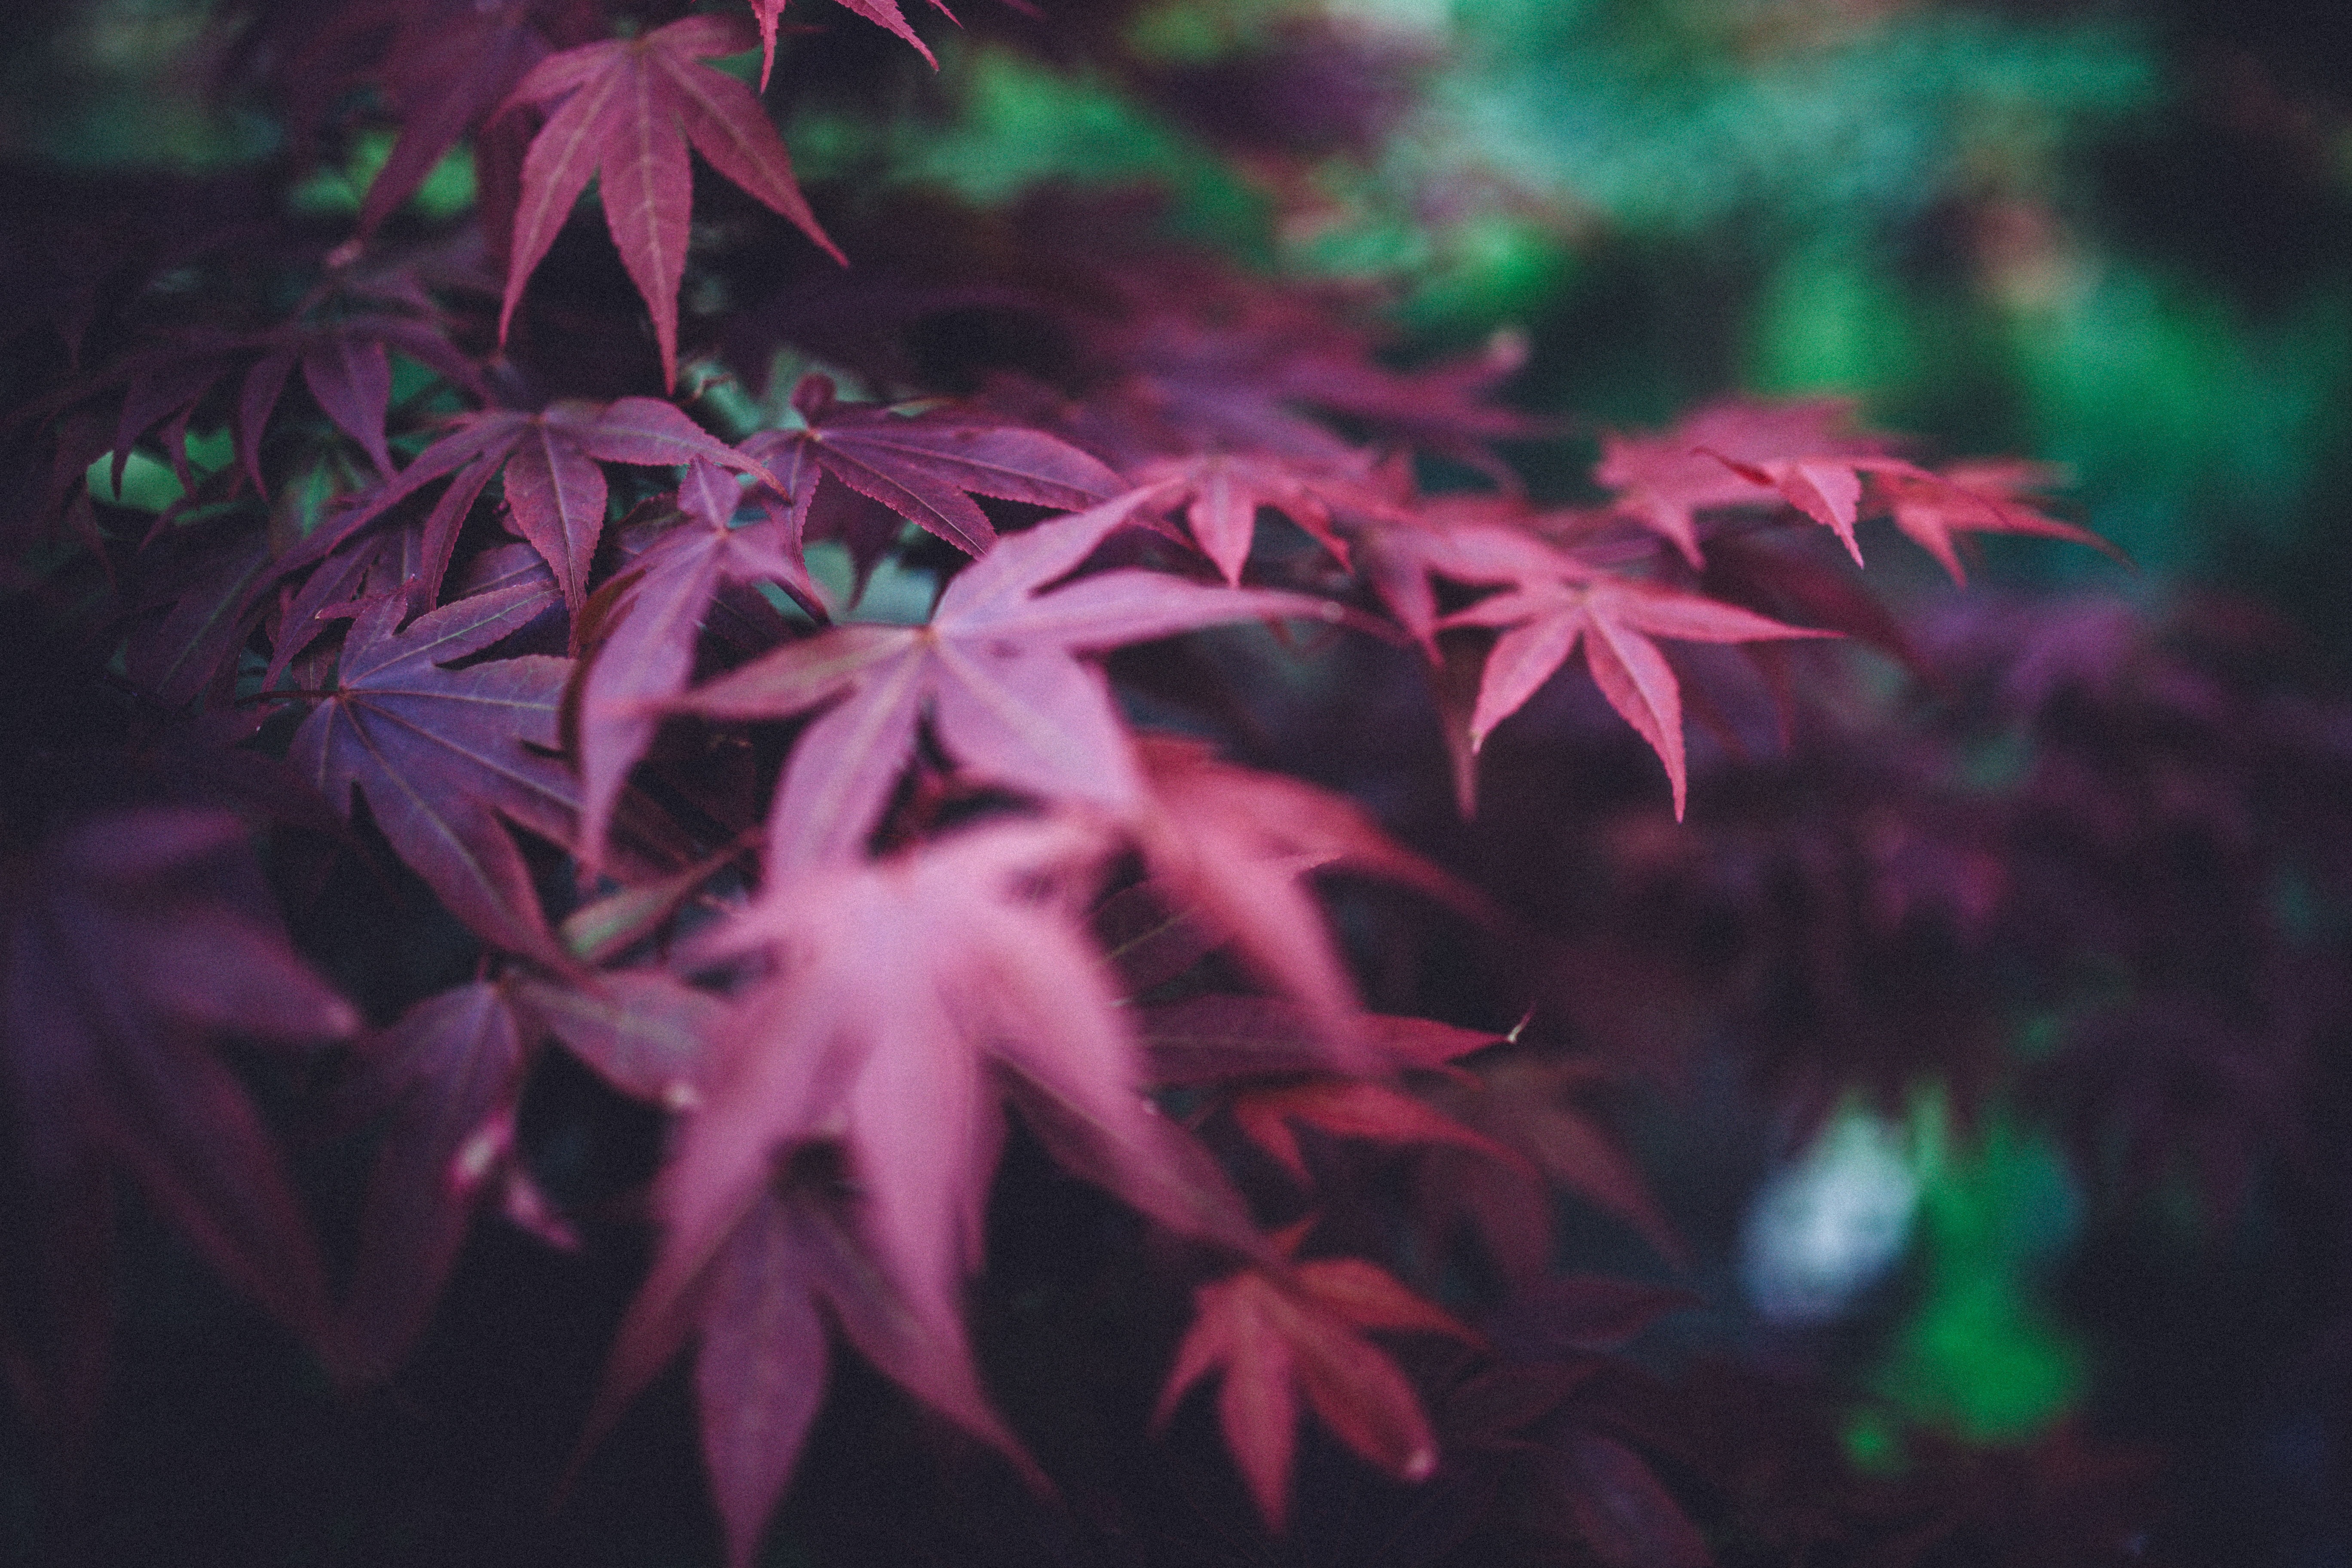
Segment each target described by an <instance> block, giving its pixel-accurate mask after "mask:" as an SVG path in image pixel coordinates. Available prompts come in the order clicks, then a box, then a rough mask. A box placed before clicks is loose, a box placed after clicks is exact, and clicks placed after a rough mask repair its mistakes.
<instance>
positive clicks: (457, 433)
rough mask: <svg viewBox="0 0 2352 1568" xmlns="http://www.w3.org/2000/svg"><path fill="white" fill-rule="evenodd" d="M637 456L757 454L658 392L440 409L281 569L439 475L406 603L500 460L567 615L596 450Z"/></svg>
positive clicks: (575, 605) (645, 463)
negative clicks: (392, 466)
mask: <svg viewBox="0 0 2352 1568" xmlns="http://www.w3.org/2000/svg"><path fill="white" fill-rule="evenodd" d="M599 461H602V462H607V463H632V464H636V465H638V466H640V467H645V468H668V467H672V466H675V465H679V464H690V463H697V462H701V463H709V464H712V465H714V466H716V467H718V468H724V469H730V470H732V471H734V472H737V473H750V474H758V473H760V472H761V468H760V465H759V464H758V462H757V461H755V460H754V459H752V458H747V457H745V456H744V455H743V454H742V453H740V452H738V451H737V450H735V448H734V447H730V446H728V445H727V444H726V443H725V442H723V441H721V440H719V439H718V438H717V437H713V436H711V435H709V434H708V433H707V432H705V431H704V430H703V428H702V427H701V426H698V425H697V424H696V423H695V422H694V421H693V420H691V419H689V418H688V417H687V416H685V415H684V414H681V413H680V412H678V410H677V408H676V407H675V406H673V405H670V404H667V403H664V402H661V401H659V400H658V399H656V398H651V397H624V398H620V399H617V400H616V401H614V402H612V403H609V404H601V405H600V404H594V403H583V402H578V401H566V402H562V403H557V404H554V405H551V406H550V407H548V408H547V409H545V410H543V411H541V412H540V413H536V414H529V413H523V412H521V411H520V410H516V409H510V408H493V409H485V410H484V411H482V412H481V413H478V414H465V415H460V416H457V418H456V419H454V420H452V421H450V424H449V429H448V433H447V434H446V435H445V436H443V437H441V438H440V439H439V440H437V441H436V442H434V443H433V445H432V446H430V447H426V448H425V450H424V451H422V452H420V453H418V454H417V458H416V460H415V462H413V463H411V464H409V465H408V467H406V468H403V469H402V470H400V473H399V475H398V476H397V477H395V478H394V479H389V480H388V481H386V482H385V483H384V484H383V485H382V486H379V487H378V488H377V489H373V490H371V491H368V492H366V493H365V494H363V495H362V496H361V497H360V498H358V499H357V500H355V501H354V502H353V503H352V506H351V507H349V508H348V509H346V510H344V511H342V512H341V513H339V514H337V515H336V516H335V517H333V518H331V519H330V520H329V521H326V522H323V523H321V524H320V526H319V528H318V529H317V530H315V531H313V532H312V533H310V535H309V536H308V537H306V538H305V539H304V540H303V542H302V543H301V544H300V545H299V546H297V547H296V548H295V549H294V550H293V551H290V552H288V554H287V555H286V557H285V558H284V559H283V561H282V562H281V563H280V566H281V569H282V570H284V571H286V572H292V571H294V570H297V569H299V567H301V566H304V565H307V564H309V563H311V562H313V561H319V560H323V559H324V558H325V557H326V556H328V555H329V554H330V553H331V552H333V551H334V550H336V549H338V548H339V547H341V546H342V545H343V544H344V542H346V541H349V540H351V539H352V537H353V536H354V535H355V534H356V533H357V532H358V531H359V530H361V529H362V528H364V527H366V526H367V525H368V524H369V523H371V522H373V521H374V520H375V519H377V518H379V517H382V516H383V515H384V514H385V513H386V512H389V511H390V510H392V509H393V508H394V507H395V506H398V505H399V504H400V503H401V502H402V501H404V500H407V499H408V498H409V497H411V496H414V495H417V494H419V493H421V492H422V491H423V490H424V489H425V487H426V486H428V485H430V484H433V483H434V482H435V481H436V480H439V479H448V480H449V481H450V484H449V487H448V489H446V490H445V491H443V492H442V495H441V499H440V500H437V501H436V502H435V503H434V507H433V510H432V512H431V514H430V516H428V517H427V518H426V520H425V546H424V557H425V560H424V570H423V572H422V573H421V574H420V575H419V577H418V580H417V582H416V584H415V588H414V590H413V591H412V594H411V602H412V604H413V605H414V606H415V608H418V609H428V608H430V607H431V606H432V605H433V604H434V603H435V602H436V600H437V599H438V598H439V596H440V590H441V579H442V574H443V573H444V572H445V571H446V570H447V568H448V564H449V552H450V551H451V550H452V549H453V548H454V547H455V546H456V544H457V531H458V530H459V529H460V528H462V527H463V526H464V525H465V521H466V515H467V511H468V510H470V509H471V508H472V506H473V504H474V500H475V498H476V497H478V496H479V495H480V494H481V493H482V489H483V487H484V486H486V485H488V483H489V482H490V479H491V477H492V476H493V475H495V474H498V473H499V472H501V471H502V470H503V472H504V474H505V476H506V481H505V489H506V500H507V510H508V513H509V515H510V516H511V517H512V518H513V520H514V525H515V527H516V529H517V530H518V531H520V533H521V534H522V536H523V538H524V539H526V540H528V541H529V542H530V546H531V548H532V549H534V550H536V551H538V552H539V553H540V555H541V559H543V560H545V561H546V563H548V565H549V567H550V568H551V569H552V570H553V571H554V573H555V580H556V583H557V584H559V585H560V586H561V587H562V591H563V603H564V607H565V608H566V609H567V610H569V611H570V612H571V614H572V620H573V624H574V625H575V626H576V625H577V624H578V621H579V616H580V608H581V605H582V604H583V601H584V600H585V599H586V597H587V593H588V575H589V567H590V564H591V563H592V562H593V559H594V557H595V553H596V542H597V541H598V540H599V539H600V538H601V537H603V534H604V511H605V497H606V487H605V483H604V470H603V469H602V468H599V467H598V466H597V464H598V462H599Z"/></svg>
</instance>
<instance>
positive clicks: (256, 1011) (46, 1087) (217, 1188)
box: [0, 808, 359, 1442]
mask: <svg viewBox="0 0 2352 1568" xmlns="http://www.w3.org/2000/svg"><path fill="white" fill-rule="evenodd" d="M244 837H245V830H244V828H243V826H241V825H240V824H239V823H238V822H237V820H236V818H235V817H233V816H227V815H226V813H220V812H213V811H196V810H183V809H165V808H154V809H148V810H141V811H130V812H119V813H114V814H110V815H107V816H94V817H90V818H89V819H87V820H85V821H83V822H82V823H80V824H79V826H74V827H71V828H69V829H68V830H67V831H66V832H65V833H64V834H62V835H61V836H59V837H57V838H55V839H54V840H53V841H51V842H50V843H49V844H48V845H47V846H46V847H44V848H42V849H41V850H40V851H39V852H38V853H37V854H36V855H35V856H33V857H32V858H30V859H29V860H28V861H26V862H25V863H23V864H21V865H17V866H14V867H10V868H5V869H0V1021H4V1022H5V1029H0V1075H5V1082H6V1084H7V1086H8V1093H7V1096H6V1101H5V1103H6V1108H7V1109H6V1110H5V1116H6V1119H7V1121H8V1123H9V1124H10V1125H9V1126H8V1129H7V1142H8V1144H9V1146H10V1147H11V1148H12V1149H13V1151H14V1152H15V1155H16V1161H17V1163H18V1168H17V1169H16V1171H14V1172H11V1173H9V1178H8V1181H7V1184H6V1186H5V1189H0V1220H5V1224H0V1246H5V1248H6V1252H7V1268H6V1272H5V1279H6V1283H7V1291H8V1297H9V1300H7V1301H6V1302H5V1306H6V1308H7V1309H8V1310H6V1311H5V1314H0V1352H5V1364H6V1369H7V1372H8V1374H9V1376H10V1379H11V1381H12V1382H13V1383H14V1384H16V1391H17V1393H18V1394H19V1396H20V1397H21V1398H22V1399H23V1400H24V1402H25V1404H26V1407H27V1408H28V1410H29V1412H30V1413H31V1414H32V1415H33V1416H34V1419H35V1420H36V1421H37V1423H38V1424H39V1425H41V1426H43V1427H44V1428H46V1429H47V1430H48V1431H50V1432H51V1433H53V1434H55V1435H57V1436H60V1437H61V1438H63V1439H65V1440H67V1441H68V1442H71V1441H75V1440H77V1439H78V1438H79V1436H81V1435H83V1434H85V1433H86V1431H87V1427H88V1424H89V1421H90V1420H91V1419H92V1418H93V1417H94V1415H95V1414H96V1402H97V1399H98V1396H99V1394H100V1384H101V1382H102V1377H103V1372H104V1363H103V1355H104V1350H105V1340H106V1325H107V1323H108V1321H110V1307H109V1303H108V1300H107V1297H108V1293H109V1268H108V1262H109V1253H110V1234H111V1218H110V1215H111V1207H110V1203H111V1200H110V1192H109V1183H108V1176H109V1173H114V1172H120V1173H123V1174H126V1175H128V1176H130V1177H131V1179H132V1180H133V1181H135V1182H136V1183H137V1184H138V1185H139V1187H140V1188H141V1189H142V1191H143V1192H144V1194H146V1196H147V1198H148V1200H149V1201H150V1202H152V1204H153V1205H155V1206H156V1208H158V1209H159V1210H161V1211H162V1212H163V1214H164V1215H166V1216H167V1217H169V1218H170V1219H171V1220H172V1222H173V1224H174V1225H176V1226H179V1228H180V1229H181V1230H183V1231H184V1232H185V1233H186V1234H187V1236H188V1237H189V1238H190V1239H191V1240H193V1241H194V1243H195V1245H196V1247H197V1248H198V1249H199V1250H200V1251H202V1252H203V1253H204V1255H205V1257H206V1258H208V1259H209V1260H210V1261H211V1262H212V1264H213V1265H214V1267H215V1268H218V1269H219V1270H220V1271H221V1273H222V1274H223V1275H224V1276H225V1277H226V1279H228V1280H229V1282H230V1283H231V1284H232V1285H234V1286H236V1288H237V1289H240V1290H242V1291H243V1292H245V1293H246V1294H247V1295H249V1296H250V1297H252V1298H253V1299H254V1300H256V1301H257V1302H259V1303H260V1304H261V1305H262V1306H263V1307H264V1308H265V1309H266V1310H268V1311H269V1312H270V1313H271V1314H272V1315H273V1316H274V1317H276V1318H278V1320H279V1321H282V1322H285V1323H286V1324H288V1325H289V1326H290V1327H292V1328H294V1329H296V1330H297V1331H300V1332H302V1333H305V1334H308V1335H311V1336H314V1337H317V1336H323V1334H324V1332H325V1330H326V1326H327V1317H328V1312H327V1294H326V1285H325V1277H324V1274H323V1271H322V1269H321V1268H320V1260H319V1256H318V1251H317V1248H316V1247H314V1246H313V1244H312V1242H311V1239H310V1230H309V1227H308V1226H307V1225H306V1224H305V1223H304V1221H303V1218H302V1210H301V1205H300V1204H299V1201H298V1200H297V1198H296V1196H295V1194H294V1191H293V1188H292V1187H291V1185H290V1184H289V1182H288V1180H287V1177H286V1174H285V1172H284V1169H283V1167H282V1166H281V1164H280V1163H279V1161H278V1154H277V1152H276V1150H275V1148H274V1146H273V1145H272V1143H271V1142H270V1139H269V1135H268V1131H266V1130H265V1128H264V1127H263V1125H262V1122H261V1118H260V1116H259V1115H258V1114H257V1112H256V1110H254V1107H253V1105H252V1103H251V1101H250V1100H248V1099H247V1096H246V1093H245V1090H244V1089H243V1088H242V1087H240V1085H239V1084H238V1082H237V1079H236V1076H235V1075H234V1074H233V1073H231V1072H230V1070H229V1068H227V1066H226V1064H224V1063H223V1062H222V1061H221V1060H220V1059H219V1058H217V1057H216V1056H215V1055H214V1054H213V1051H212V1048H211V1047H212V1046H213V1044H214V1043H215V1041H217V1040H219V1039H221V1038H222V1037H248V1038H257V1039H266V1040H271V1041H285V1042H300V1041H310V1040H319V1039H324V1038H328V1037H334V1036H340V1035H346V1034H349V1033H350V1032H351V1031H352V1029H354V1028H355V1027H357V1026H358V1023H359V1019H358V1016H357V1015H356V1014H354V1013H353V1011H352V1008H351V1006H350V1005H348V1004H347V1003H345V1002H344V1001H343V1000H342V999H341V998H340V997H338V996H337V995H335V994H334V993H333V992H331V991H330V990H329V989H328V988H327V987H326V986H325V985H324V984H322V983H320V981H319V980H318V979H317V978H316V977H315V976H313V975H312V974H311V973H310V970H309V969H308V968H306V967H305V966H304V965H303V964H302V963H301V962H300V961H299V959H297V958H296V957H295V955H294V953H293V952H292V950H291V949H290V948H289V947H288V946H287V944H286V940H285V936H284V934H283V932H282V931H280V930H279V929H278V925H277V922H276V921H275V918H274V916H273V915H272V914H270V913H268V912H266V911H267V910H268V895H267V892H266V890H265V889H264V888H263V887H262V885H261V882H260V879H259V876H258V872H257V868H255V867H254V866H253V865H252V864H251V861H250V859H249V858H248V857H247V856H246V855H245V853H244Z"/></svg>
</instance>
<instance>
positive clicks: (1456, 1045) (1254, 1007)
mask: <svg viewBox="0 0 2352 1568" xmlns="http://www.w3.org/2000/svg"><path fill="white" fill-rule="evenodd" d="M1357 1023H1358V1028H1359V1030H1360V1033H1361V1034H1362V1036H1363V1037H1364V1039H1365V1042H1366V1043H1367V1045H1368V1046H1369V1047H1370V1050H1371V1053H1372V1056H1373V1057H1374V1058H1375V1059H1376V1060H1378V1061H1379V1062H1380V1064H1381V1068H1382V1069H1383V1070H1385V1071H1391V1072H1398V1071H1404V1070H1406V1069H1409V1068H1418V1069H1421V1070H1423V1071H1447V1070H1459V1069H1449V1068H1448V1066H1447V1064H1449V1063H1451V1062H1452V1061H1453V1060H1454V1058H1457V1057H1465V1056H1468V1055H1470V1054H1471V1053H1472V1052H1473V1051H1478V1050H1483V1049H1485V1048H1486V1047H1488V1046H1491V1045H1493V1044H1495V1043H1496V1041H1498V1040H1500V1039H1501V1038H1502V1036H1500V1035H1497V1034H1495V1033H1493V1032H1492V1031H1489V1030H1485V1029H1465V1028H1462V1027H1460V1026H1456V1025H1453V1024H1441V1023H1439V1022H1438V1021H1437V1020H1435V1019H1434V1018H1404V1017H1399V1016H1395V1015H1393V1014H1389V1013H1367V1014H1365V1015H1363V1016H1361V1017H1360V1019H1359V1020H1358V1021H1357ZM1136 1025H1137V1029H1138V1032H1139V1033H1140V1034H1141V1036H1142V1037H1143V1045H1144V1049H1145V1051H1146V1052H1147V1053H1149V1055H1150V1060H1151V1076H1152V1081H1153V1082H1155V1083H1161V1084H1172V1085H1190V1084H1211V1083H1221V1082H1223V1081H1226V1080H1228V1079H1236V1078H1251V1077H1263V1076H1266V1075H1270V1074H1287V1073H1304V1072H1318V1071H1321V1070H1323V1069H1325V1068H1328V1067H1329V1065H1330V1047H1328V1046H1327V1045H1325V1044H1324V1043H1323V1037H1322V1034H1321V1031H1320V1030H1319V1029H1318V1026H1317V1024H1316V1020H1315V1017H1314V1016H1313V1015H1312V1014H1310V1013H1308V1012H1307V1011H1306V1010H1305V1009H1304V1008H1302V1007H1300V1006H1299V1005H1297V1004H1296V1003H1294V1002H1286V1001H1284V1000H1283V999H1282V998H1280V997H1278V996H1234V995H1224V994H1214V993H1212V994H1206V995H1201V996H1192V997H1188V998H1186V999H1185V1000H1184V1001H1181V1002H1173V1003H1170V1004H1168V1005H1165V1006H1158V1007H1145V1008H1142V1009H1141V1010H1140V1016H1139V1018H1138V1019H1137V1020H1136Z"/></svg>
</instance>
